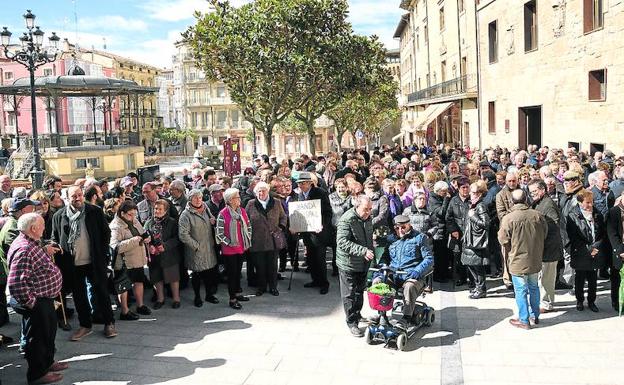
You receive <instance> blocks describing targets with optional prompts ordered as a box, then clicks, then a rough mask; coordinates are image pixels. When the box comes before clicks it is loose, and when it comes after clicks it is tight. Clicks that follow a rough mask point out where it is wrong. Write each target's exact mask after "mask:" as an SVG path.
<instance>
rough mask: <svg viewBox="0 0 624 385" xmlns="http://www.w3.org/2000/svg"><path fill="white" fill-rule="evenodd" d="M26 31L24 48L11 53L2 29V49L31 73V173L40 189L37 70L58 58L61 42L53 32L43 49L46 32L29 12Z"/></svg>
mask: <svg viewBox="0 0 624 385" xmlns="http://www.w3.org/2000/svg"><path fill="white" fill-rule="evenodd" d="M24 21H25V22H26V29H27V31H28V32H24V34H23V35H22V36H21V37H20V38H19V40H20V42H21V44H22V46H21V48H19V49H18V50H16V51H14V52H11V51H10V50H9V44H10V43H11V35H12V33H11V32H9V30H8V29H7V27H2V31H1V32H0V39H1V43H2V47H4V55H5V57H6V58H7V59H9V60H12V61H14V62H17V63H20V64H21V65H23V66H24V67H26V68H27V69H28V72H29V73H30V108H31V121H32V136H33V153H34V156H35V164H34V169H33V171H32V172H31V175H32V180H33V187H34V188H40V187H41V185H42V184H43V174H44V173H45V172H44V171H42V170H41V154H39V141H38V133H37V104H36V95H35V70H36V69H37V68H39V67H40V66H42V65H44V64H47V63H52V62H53V61H55V60H56V59H57V57H58V54H59V51H58V42H59V41H60V40H61V39H60V38H59V37H58V36H56V33H55V32H52V36H50V37H49V38H48V40H49V41H50V47H45V48H44V47H43V36H44V32H43V31H42V30H41V29H39V27H38V26H35V15H34V14H33V13H32V12H31V11H30V9H29V10H27V11H26V13H25V14H24Z"/></svg>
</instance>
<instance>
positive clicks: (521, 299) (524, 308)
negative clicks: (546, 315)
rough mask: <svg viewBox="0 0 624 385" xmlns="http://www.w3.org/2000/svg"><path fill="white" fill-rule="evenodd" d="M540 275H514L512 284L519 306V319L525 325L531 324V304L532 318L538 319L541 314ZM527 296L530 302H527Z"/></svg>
mask: <svg viewBox="0 0 624 385" xmlns="http://www.w3.org/2000/svg"><path fill="white" fill-rule="evenodd" d="M538 275H539V273H535V274H527V275H512V276H511V282H513V285H514V291H515V292H516V304H517V305H518V319H519V320H520V321H521V322H523V323H525V324H528V323H529V304H530V306H531V309H530V311H531V316H533V317H535V318H536V319H537V318H539V314H540V292H539V286H538V284H539V279H538ZM527 295H528V296H529V300H528V301H527Z"/></svg>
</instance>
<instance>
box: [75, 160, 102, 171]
mask: <svg viewBox="0 0 624 385" xmlns="http://www.w3.org/2000/svg"><path fill="white" fill-rule="evenodd" d="M88 163H91V167H93V168H100V158H84V159H76V168H78V169H80V168H87V164H88Z"/></svg>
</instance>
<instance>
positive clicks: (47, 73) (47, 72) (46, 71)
mask: <svg viewBox="0 0 624 385" xmlns="http://www.w3.org/2000/svg"><path fill="white" fill-rule="evenodd" d="M43 76H52V68H44V69H43Z"/></svg>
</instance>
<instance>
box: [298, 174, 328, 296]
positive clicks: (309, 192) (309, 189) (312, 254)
mask: <svg viewBox="0 0 624 385" xmlns="http://www.w3.org/2000/svg"><path fill="white" fill-rule="evenodd" d="M297 185H298V186H299V190H300V192H299V193H298V194H297V196H296V198H295V197H293V198H295V199H292V200H291V201H311V200H317V199H318V200H320V201H321V216H322V218H323V228H322V230H321V231H319V232H304V233H301V234H300V235H301V238H302V239H303V243H304V245H305V247H306V249H307V253H308V261H309V265H310V275H311V276H312V282H308V283H306V284H305V285H304V287H320V293H321V294H327V292H328V291H329V281H328V280H327V263H326V261H325V254H326V251H327V250H326V248H327V246H328V245H330V243H331V234H332V227H331V220H332V208H331V204H330V203H329V196H328V195H327V192H325V191H323V190H322V189H320V188H318V187H314V185H313V183H312V177H311V176H310V173H309V172H305V171H304V172H301V173H299V177H298V178H297Z"/></svg>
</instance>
